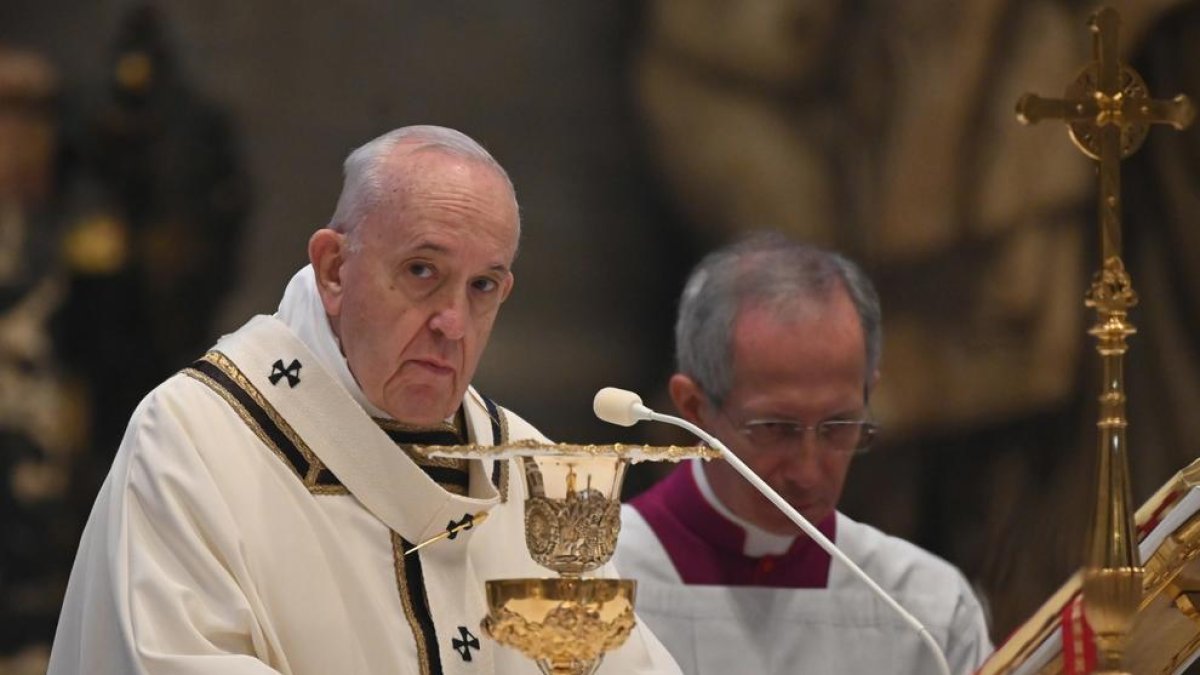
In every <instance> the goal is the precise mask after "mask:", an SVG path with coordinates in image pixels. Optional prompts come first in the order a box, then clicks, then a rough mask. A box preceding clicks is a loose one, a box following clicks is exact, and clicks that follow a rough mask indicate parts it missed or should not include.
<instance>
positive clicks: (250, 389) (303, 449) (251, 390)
mask: <svg viewBox="0 0 1200 675" xmlns="http://www.w3.org/2000/svg"><path fill="white" fill-rule="evenodd" d="M203 360H204V361H207V362H209V363H211V364H212V365H214V366H216V367H217V368H218V369H219V370H220V371H221V372H222V373H224V374H225V376H226V377H228V378H229V379H230V380H232V381H233V383H234V384H235V385H237V386H238V388H240V389H241V390H242V391H243V392H245V394H246V395H247V396H249V397H250V398H251V400H253V401H254V402H255V403H256V404H258V406H259V407H260V408H262V409H263V412H265V413H266V414H267V417H268V418H270V420H271V421H272V422H273V423H274V424H275V426H277V427H278V428H279V430H280V432H282V433H283V435H284V436H286V437H287V439H288V440H289V441H291V442H292V444H293V445H294V446H296V449H297V450H298V451H299V452H300V454H301V455H302V456H303V457H304V460H305V461H307V462H308V470H307V472H306V473H305V475H303V476H301V475H300V473H299V472H298V471H297V470H296V467H294V466H292V463H291V461H289V460H288V458H287V455H286V454H284V452H283V449H282V448H280V447H279V446H277V445H276V444H275V442H274V441H273V440H271V437H270V436H268V435H267V433H266V431H265V430H263V428H262V427H260V426H259V424H258V422H256V421H255V420H254V418H253V417H252V416H251V415H250V413H249V411H247V410H246V408H245V406H243V405H242V403H241V401H238V400H237V398H236V397H235V396H234V395H233V394H231V393H230V392H229V391H227V390H226V389H225V387H222V386H221V385H220V384H218V383H217V382H216V381H214V380H213V379H212V378H210V377H208V376H207V375H205V374H204V373H202V372H200V371H198V370H195V369H191V368H189V369H186V370H185V371H184V372H186V373H187V374H188V375H191V376H192V377H194V378H196V379H197V380H200V381H201V382H204V383H205V384H207V385H208V386H209V387H211V388H212V389H213V390H214V391H216V392H217V393H218V394H219V395H220V396H221V398H223V399H225V400H226V401H227V402H228V403H229V404H230V405H231V406H232V407H233V409H234V410H235V411H236V412H237V414H238V416H239V417H241V418H242V421H243V422H245V423H246V425H247V426H249V427H250V429H251V431H253V432H254V435H255V436H258V438H259V440H261V441H262V442H263V444H264V445H266V446H267V447H268V448H270V449H271V451H272V452H273V453H275V456H276V457H278V458H279V459H280V461H282V462H283V463H284V464H285V465H286V466H287V467H288V468H289V469H291V471H292V473H293V474H294V475H295V476H296V477H297V478H299V479H300V481H301V482H303V483H304V487H306V488H308V491H309V492H310V493H312V494H318V495H346V494H350V490H349V489H347V488H346V486H344V485H342V484H341V483H338V484H337V485H318V484H317V476H318V475H319V474H320V472H321V470H322V469H324V468H325V464H324V463H323V462H321V460H320V459H318V458H317V453H315V452H313V450H312V448H310V447H308V444H307V443H305V442H304V439H302V438H300V435H299V434H297V433H296V430H295V429H293V428H292V425H290V424H288V423H287V420H285V419H284V418H283V416H282V415H280V414H279V411H277V410H276V409H275V406H273V405H271V403H270V402H269V401H267V399H266V398H265V397H264V396H263V395H262V392H260V391H259V390H258V387H255V386H254V384H253V383H252V382H250V379H249V378H247V377H246V374H245V373H243V372H242V371H241V369H239V368H238V367H237V365H236V364H235V363H234V362H233V361H231V360H230V359H229V357H228V356H225V355H224V354H222V353H221V352H218V351H216V350H213V351H210V352H208V353H207V354H205V355H204V357H203Z"/></svg>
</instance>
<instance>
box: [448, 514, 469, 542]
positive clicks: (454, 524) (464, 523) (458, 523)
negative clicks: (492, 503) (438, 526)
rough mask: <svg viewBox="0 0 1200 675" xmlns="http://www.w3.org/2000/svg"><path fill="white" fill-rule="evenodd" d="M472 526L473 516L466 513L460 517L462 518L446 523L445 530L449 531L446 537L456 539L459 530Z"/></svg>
mask: <svg viewBox="0 0 1200 675" xmlns="http://www.w3.org/2000/svg"><path fill="white" fill-rule="evenodd" d="M472 527H475V516H473V515H471V514H469V513H468V514H466V515H464V516H463V517H462V520H452V521H450V522H449V523H446V531H447V532H449V533H450V536H448V537H446V538H447V539H456V538H457V537H458V533H459V532H462V531H463V530H469V529H471V528H472Z"/></svg>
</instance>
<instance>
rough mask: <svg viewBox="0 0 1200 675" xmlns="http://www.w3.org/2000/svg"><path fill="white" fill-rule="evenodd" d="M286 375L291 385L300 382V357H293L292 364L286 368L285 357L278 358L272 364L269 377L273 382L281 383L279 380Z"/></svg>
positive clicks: (293, 385)
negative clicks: (284, 364) (284, 365)
mask: <svg viewBox="0 0 1200 675" xmlns="http://www.w3.org/2000/svg"><path fill="white" fill-rule="evenodd" d="M285 377H286V378H287V381H288V386H289V387H295V386H296V385H297V384H300V359H292V363H291V365H289V366H288V367H286V368H284V367H283V359H277V360H276V361H275V363H274V365H272V366H271V376H270V377H268V378H267V379H269V380H270V381H271V384H279V380H281V379H283V378H285Z"/></svg>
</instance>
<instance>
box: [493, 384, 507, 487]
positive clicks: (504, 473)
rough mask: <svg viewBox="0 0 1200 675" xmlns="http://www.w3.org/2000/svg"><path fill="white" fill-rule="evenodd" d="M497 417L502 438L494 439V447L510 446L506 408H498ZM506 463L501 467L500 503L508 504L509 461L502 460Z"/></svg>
mask: <svg viewBox="0 0 1200 675" xmlns="http://www.w3.org/2000/svg"><path fill="white" fill-rule="evenodd" d="M496 413H497V416H498V417H499V418H500V419H499V420H497V422H499V423H500V438H493V439H492V444H493V445H508V415H505V414H504V408H501V407H500V406H496ZM502 461H503V462H504V463H503V464H501V465H500V485H499V488H500V503H501V504H506V503H508V467H509V460H507V459H505V460H502Z"/></svg>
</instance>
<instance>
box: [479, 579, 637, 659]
mask: <svg viewBox="0 0 1200 675" xmlns="http://www.w3.org/2000/svg"><path fill="white" fill-rule="evenodd" d="M636 588H637V582H635V581H632V580H628V579H581V578H577V577H568V578H557V579H556V578H550V579H497V580H492V581H488V582H487V598H488V615H487V616H486V617H484V619H483V622H482V628H483V631H484V632H485V633H487V635H488V636H490V637H491V638H492V639H493V640H495V641H496V642H499V643H500V644H502V645H505V646H507V647H512V648H514V649H517V650H520V651H521V653H523V654H524V655H525V656H527V657H529V658H530V659H533V661H534V662H535V663H537V665H538V668H539V669H541V671H542V672H543V673H545V675H591V674H592V673H594V672H596V669H597V668H598V667H599V666H600V662H601V660H602V659H603V658H604V654H605V653H606V652H608V651H610V650H613V649H616V648H617V647H620V646H621V645H622V644H624V643H625V640H626V639H628V638H629V633H630V632H631V631H632V630H633V627H634V624H635V619H634V615H633V603H634V595H635V592H636Z"/></svg>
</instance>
